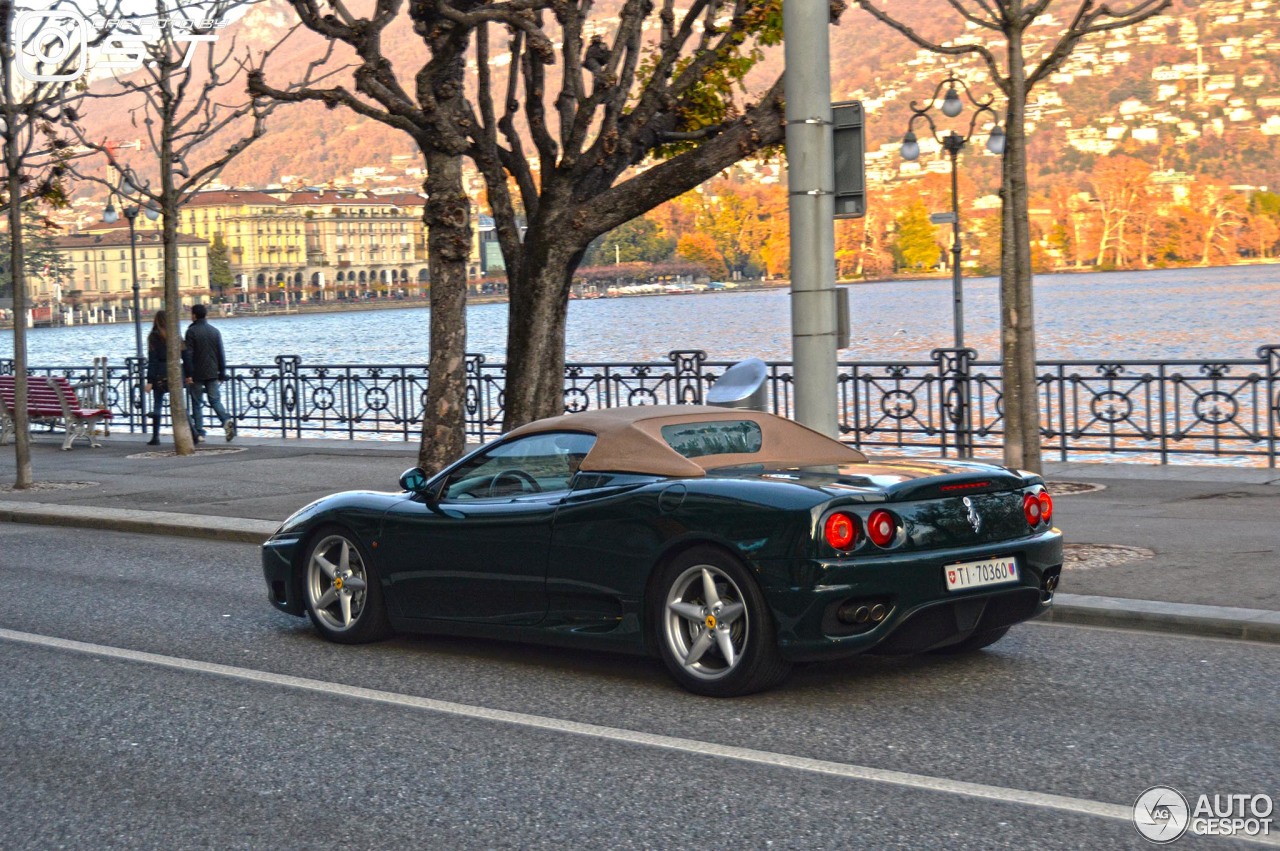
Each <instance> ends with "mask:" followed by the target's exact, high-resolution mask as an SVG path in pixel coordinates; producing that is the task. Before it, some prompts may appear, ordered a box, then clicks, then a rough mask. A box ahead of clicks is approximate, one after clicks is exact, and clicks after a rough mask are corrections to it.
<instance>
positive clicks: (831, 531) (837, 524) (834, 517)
mask: <svg viewBox="0 0 1280 851" xmlns="http://www.w3.org/2000/svg"><path fill="white" fill-rule="evenodd" d="M822 534H823V537H825V538H826V539H827V543H828V544H830V545H831V546H832V548H833V549H837V550H851V549H853V548H854V547H856V546H857V545H858V518H856V517H854V516H853V515H852V514H845V513H844V512H843V511H837V512H836V513H835V514H831V515H829V516H828V517H827V519H826V520H825V521H824V522H823V524H822Z"/></svg>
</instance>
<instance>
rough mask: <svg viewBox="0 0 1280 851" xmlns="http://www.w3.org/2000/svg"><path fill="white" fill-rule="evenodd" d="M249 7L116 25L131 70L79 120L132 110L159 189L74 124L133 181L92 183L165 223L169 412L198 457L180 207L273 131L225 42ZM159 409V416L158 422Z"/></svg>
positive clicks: (210, 3) (240, 2) (179, 443)
mask: <svg viewBox="0 0 1280 851" xmlns="http://www.w3.org/2000/svg"><path fill="white" fill-rule="evenodd" d="M249 2H251V0H249ZM249 2H246V0H189V2H185V3H182V4H180V5H177V6H174V5H172V3H170V2H166V0H156V7H155V10H156V11H155V15H154V16H153V17H152V16H147V17H141V16H131V17H128V18H125V19H123V20H121V22H120V23H119V25H118V30H119V36H118V37H119V39H120V41H118V42H117V46H118V48H119V49H120V51H121V53H122V54H123V55H125V56H130V57H132V60H133V61H132V62H131V63H129V64H128V65H127V66H126V69H125V70H127V71H129V72H132V73H121V72H120V71H117V72H116V77H115V83H116V88H115V89H114V90H113V91H111V92H109V93H85V94H84V95H82V96H81V97H80V98H79V100H78V103H77V104H76V107H77V111H76V115H75V118H77V119H80V118H82V117H83V115H84V114H85V113H86V112H87V111H88V110H90V109H94V108H103V106H104V105H106V104H110V105H111V107H112V108H125V109H128V110H129V112H130V115H131V117H132V120H133V124H134V126H137V125H138V124H139V123H141V124H142V125H143V128H144V131H145V134H146V139H147V144H148V147H149V148H150V153H151V155H152V156H153V157H154V160H153V162H152V163H149V164H148V167H147V168H145V169H144V170H143V171H144V173H153V174H155V176H156V182H155V183H154V184H153V183H152V182H151V181H149V180H148V181H143V180H141V179H139V178H138V177H136V176H134V173H133V171H132V170H131V168H130V167H129V165H128V164H126V163H123V162H121V160H120V158H119V154H118V151H117V149H116V147H115V146H114V145H113V144H112V143H111V142H110V141H95V140H92V139H89V138H88V137H87V136H86V134H85V131H84V130H83V128H82V126H81V125H80V124H79V123H78V121H77V122H75V123H73V125H72V126H73V128H74V130H75V132H76V134H77V136H78V137H79V138H80V140H81V142H82V143H83V144H84V145H85V146H86V147H88V148H89V149H90V150H92V151H96V152H98V153H100V154H102V155H103V156H104V157H105V159H106V162H107V163H108V165H110V166H111V168H112V169H113V170H114V171H115V172H116V173H117V174H119V175H121V176H122V181H125V180H127V181H129V185H128V186H127V187H123V186H121V184H119V183H113V182H111V181H109V180H107V179H104V178H101V177H95V176H91V175H90V176H88V177H89V179H91V180H94V181H96V182H98V183H102V184H104V185H107V186H108V187H109V188H110V189H111V190H112V191H115V192H121V191H122V189H123V190H126V191H123V192H122V196H123V197H122V200H124V201H129V200H132V201H133V202H134V203H141V204H142V205H143V206H144V207H146V208H149V209H151V210H153V211H156V212H158V213H159V214H160V216H161V217H162V227H161V234H162V241H163V245H164V304H165V308H166V309H165V326H166V327H165V331H166V338H167V346H168V384H169V387H170V388H171V392H170V394H169V406H170V412H171V415H172V419H173V437H174V447H175V450H176V451H177V453H178V454H179V455H190V454H191V453H192V452H194V451H195V447H194V444H193V438H192V434H191V429H190V426H189V424H188V420H187V405H186V400H185V397H184V394H183V393H182V392H181V388H182V387H183V376H182V338H181V336H180V335H179V333H178V329H179V320H180V319H181V312H182V311H181V306H182V295H181V292H180V288H179V280H178V227H179V223H180V208H181V207H182V205H183V204H185V203H186V202H187V201H188V200H189V199H190V198H191V197H192V196H193V195H195V194H196V193H197V192H199V191H200V190H201V189H203V188H204V187H206V186H207V185H208V184H209V183H210V182H211V181H213V180H214V179H215V178H216V177H217V176H218V175H219V174H220V173H221V172H222V170H223V169H224V168H225V167H226V166H227V164H228V163H230V162H231V161H232V160H233V159H235V158H236V157H237V156H239V155H240V154H241V153H243V152H244V151H245V149H246V148H248V147H249V146H250V145H252V144H253V143H254V142H256V141H257V140H258V139H261V138H262V137H263V135H265V134H266V130H267V125H266V119H267V116H268V114H269V113H270V112H271V110H272V109H274V108H275V105H276V104H275V103H274V102H271V101H266V100H262V99H258V98H253V97H250V96H248V95H246V94H245V91H244V87H245V84H246V79H247V76H248V72H249V56H248V54H247V52H245V53H243V54H241V53H240V52H238V51H237V47H236V41H235V39H234V38H230V39H226V40H225V41H224V40H223V38H224V35H225V31H224V27H225V25H226V23H227V18H228V15H230V14H231V13H233V12H234V11H236V10H237V9H239V8H241V7H244V6H247V5H249ZM157 22H163V23H162V24H160V23H157ZM286 38H287V36H286ZM121 45H123V46H121ZM270 53H271V51H267V53H266V54H264V56H263V57H261V58H260V59H258V60H257V63H256V67H261V65H262V63H263V62H265V61H266V58H267V57H268V56H269V55H270ZM319 64H320V63H319V62H318V63H315V64H313V65H311V66H309V67H308V68H307V69H306V71H305V73H304V75H303V79H304V81H305V80H306V79H309V78H310V77H311V76H313V75H315V74H316V73H317V69H318V67H319ZM117 104H119V105H117ZM151 166H154V168H152V167H151ZM159 413H160V412H159V411H156V412H155V414H156V416H159Z"/></svg>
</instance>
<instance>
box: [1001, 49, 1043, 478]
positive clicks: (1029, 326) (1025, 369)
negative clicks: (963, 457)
mask: <svg viewBox="0 0 1280 851" xmlns="http://www.w3.org/2000/svg"><path fill="white" fill-rule="evenodd" d="M1007 36H1008V57H1009V89H1010V90H1009V93H1008V95H1009V101H1008V103H1009V107H1008V113H1007V114H1006V121H1005V127H1006V137H1005V144H1006V147H1005V155H1004V163H1003V177H1004V184H1003V196H1004V216H1003V218H1004V228H1003V231H1002V235H1001V267H1002V268H1001V273H1000V317H1001V322H1000V325H1001V334H1000V359H1001V365H1002V370H1003V379H1004V380H1003V384H1004V419H1005V444H1004V462H1005V464H1006V465H1007V466H1010V467H1015V468H1019V469H1023V470H1031V471H1032V472H1036V473H1038V472H1040V469H1041V458H1040V407H1039V397H1038V394H1037V388H1036V338H1035V316H1034V310H1033V301H1032V278H1031V225H1030V219H1029V216H1028V209H1027V193H1028V186H1027V131H1026V115H1025V113H1026V102H1027V75H1026V66H1025V64H1024V61H1023V55H1022V32H1021V31H1020V30H1014V31H1010V32H1009V33H1007Z"/></svg>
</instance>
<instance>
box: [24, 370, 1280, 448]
mask: <svg viewBox="0 0 1280 851" xmlns="http://www.w3.org/2000/svg"><path fill="white" fill-rule="evenodd" d="M1257 354H1258V356H1257V358H1256V359H1239V360H1213V361H1194V360H1154V359H1153V360H1140V361H1120V360H1105V361H1083V360H1081V361H1047V362H1043V363H1041V364H1040V374H1039V378H1038V380H1037V392H1038V397H1039V400H1040V411H1041V420H1040V421H1041V434H1042V445H1043V447H1044V451H1045V453H1046V455H1056V456H1057V457H1058V458H1059V459H1061V460H1064V461H1065V460H1069V459H1070V458H1072V457H1074V458H1076V459H1080V458H1095V457H1116V456H1146V457H1149V458H1150V459H1151V460H1158V461H1159V462H1160V463H1162V464H1163V463H1168V462H1169V461H1170V459H1171V458H1173V457H1176V456H1213V457H1219V458H1223V457H1227V458H1231V459H1238V460H1239V461H1240V462H1241V463H1265V464H1267V465H1268V466H1272V467H1274V466H1276V458H1277V453H1278V452H1280V345H1270V346H1262V347H1261V348H1259V349H1258V353H1257ZM732 365H733V364H732V363H729V362H721V361H710V360H708V359H707V355H706V353H705V352H702V351H673V352H671V353H670V354H669V355H668V357H667V362H666V363H575V364H568V365H567V366H566V367H565V390H564V399H565V410H566V411H567V412H576V411H585V410H590V409H594V408H608V407H617V406H624V405H653V404H685V403H698V402H702V401H703V399H704V398H705V394H706V391H707V390H708V389H709V388H710V387H711V385H712V384H714V383H715V380H716V379H717V378H718V377H719V376H720V375H722V374H723V373H724V371H725V370H726V369H728V368H729V367H730V366H732ZM140 367H141V364H139V363H138V362H137V361H136V360H135V359H134V358H129V359H127V360H126V362H125V364H124V365H123V366H116V367H111V366H108V365H106V363H105V362H101V361H95V363H94V365H93V366H91V367H37V368H32V369H30V370H29V371H30V373H31V374H33V375H63V376H66V377H67V378H69V379H70V380H71V381H72V382H73V383H76V384H81V385H84V386H85V387H86V388H88V392H90V393H92V394H93V398H94V399H95V400H96V402H97V403H98V404H102V405H104V406H105V407H108V408H110V409H111V410H112V412H113V413H114V414H115V418H114V420H113V426H112V427H113V428H116V429H126V430H128V431H144V430H145V425H144V424H145V423H146V422H147V420H146V415H147V411H146V409H145V407H144V406H145V405H146V404H147V403H148V401H149V400H148V399H147V398H146V395H147V394H145V393H143V392H142V388H143V385H142V370H141V368H140ZM466 369H467V396H466V400H465V404H466V423H467V434H468V437H469V438H470V439H472V440H481V441H483V440H488V439H491V438H493V437H496V436H497V435H498V434H499V433H500V432H501V426H502V410H503V386H504V382H505V379H506V369H505V365H504V364H500V363H487V362H486V361H485V358H484V356H483V355H470V356H468V358H467V364H466ZM12 372H13V362H12V361H8V360H0V374H10V373H12ZM229 372H230V376H229V380H228V381H227V383H226V384H225V385H224V386H223V394H222V395H223V402H224V404H225V405H226V406H227V409H228V410H229V411H231V412H232V413H233V414H234V415H235V417H236V419H237V421H238V423H239V425H240V428H241V430H242V431H243V432H245V433H249V434H261V435H268V436H269V435H275V436H280V437H345V438H349V439H356V438H370V439H398V440H412V439H415V438H416V437H417V435H418V433H419V430H420V427H421V422H422V410H423V404H424V397H425V394H426V387H427V374H428V368H427V367H426V366H425V365H405V364H396V365H377V366H370V365H308V364H303V363H302V361H301V359H299V358H297V357H294V356H292V355H282V356H280V357H277V358H276V359H275V365H274V366H265V365H248V366H236V367H233V368H231V369H230V370H229ZM767 382H768V400H769V409H770V410H772V411H773V412H775V413H777V414H780V415H782V416H790V415H791V412H792V409H793V400H792V395H793V381H792V375H791V365H790V364H789V363H783V362H774V363H769V364H768V376H767ZM1001 391H1002V384H1001V377H1000V364H999V363H998V362H994V361H981V360H978V359H977V353H976V352H974V351H973V350H972V349H937V350H935V351H934V352H932V354H931V359H930V360H929V361H919V362H889V361H885V362H874V361H871V362H868V361H863V362H858V363H841V364H840V372H839V376H838V404H839V406H840V428H841V431H842V432H843V437H844V439H845V440H846V441H848V442H849V443H851V444H853V445H855V446H858V447H862V448H867V449H869V450H873V451H894V452H907V453H931V454H939V453H941V454H943V455H956V454H961V455H976V456H979V457H983V456H986V457H998V456H999V454H1000V451H1001V445H1002V441H1003V439H1004V428H1003V409H1002V407H1001V403H1002V392H1001Z"/></svg>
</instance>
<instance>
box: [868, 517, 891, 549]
mask: <svg viewBox="0 0 1280 851" xmlns="http://www.w3.org/2000/svg"><path fill="white" fill-rule="evenodd" d="M867 537H868V538H870V539H871V542H872V543H873V544H875V545H876V546H877V547H887V546H890V545H891V544H893V542H894V540H895V539H896V538H897V537H898V518H896V517H894V516H893V515H892V514H890V513H889V512H888V511H885V510H884V509H883V508H880V509H877V510H875V511H873V512H871V516H870V517H868V518H867Z"/></svg>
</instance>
